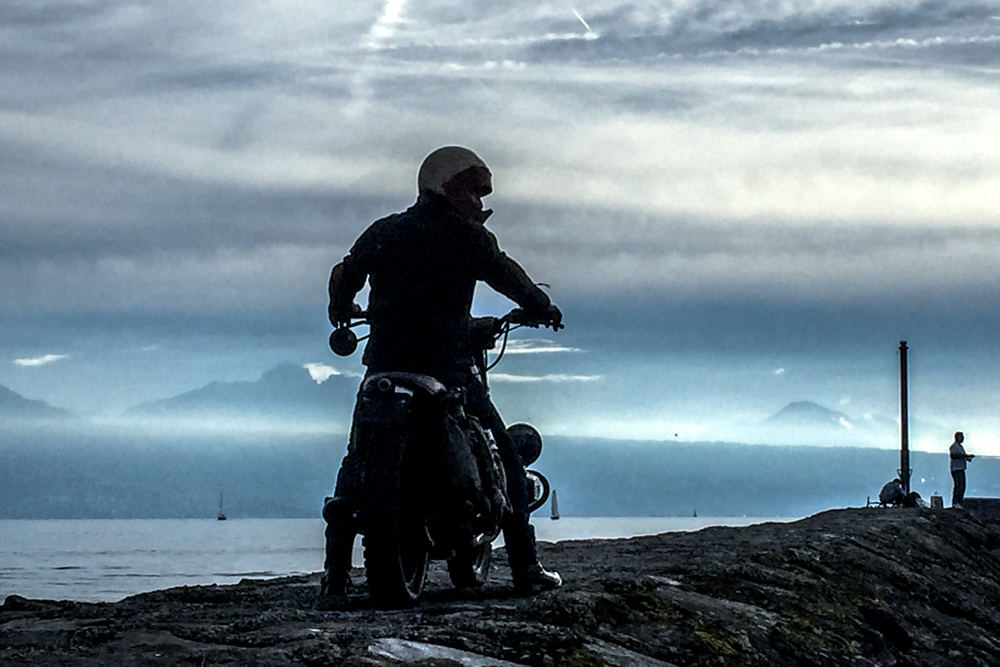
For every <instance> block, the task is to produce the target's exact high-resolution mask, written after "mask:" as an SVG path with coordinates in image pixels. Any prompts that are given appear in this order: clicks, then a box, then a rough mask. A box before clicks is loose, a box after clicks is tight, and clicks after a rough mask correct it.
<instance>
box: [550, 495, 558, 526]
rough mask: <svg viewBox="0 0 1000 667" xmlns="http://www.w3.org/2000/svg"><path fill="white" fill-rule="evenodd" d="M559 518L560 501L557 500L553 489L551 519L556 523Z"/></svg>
mask: <svg viewBox="0 0 1000 667" xmlns="http://www.w3.org/2000/svg"><path fill="white" fill-rule="evenodd" d="M558 518H559V501H558V500H556V490H555V489H552V514H551V519H552V520H553V521H555V520H556V519H558Z"/></svg>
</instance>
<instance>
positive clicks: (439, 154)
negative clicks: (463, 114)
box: [417, 146, 492, 195]
mask: <svg viewBox="0 0 1000 667" xmlns="http://www.w3.org/2000/svg"><path fill="white" fill-rule="evenodd" d="M469 169H475V170H476V171H477V172H480V176H481V178H483V179H485V180H486V182H487V183H488V181H489V179H490V176H491V175H492V174H491V173H490V168H489V167H488V166H486V163H485V162H483V160H482V158H480V157H479V156H478V155H476V154H475V153H473V152H472V151H471V150H469V149H468V148H464V147H462V146H444V147H442V148H438V149H437V150H435V151H432V152H431V153H430V155H428V156H427V157H425V158H424V161H423V164H421V165H420V172H419V173H418V174H417V190H418V192H421V193H422V192H426V191H428V190H429V191H431V192H435V193H437V194H439V195H443V194H445V192H444V185H445V183H447V182H448V181H450V180H451V179H452V178H454V177H455V176H458V175H459V174H461V173H462V172H464V171H468V170H469ZM487 188H488V190H489V189H492V188H491V187H490V186H487ZM488 190H487V192H486V194H488Z"/></svg>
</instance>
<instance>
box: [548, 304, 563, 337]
mask: <svg viewBox="0 0 1000 667" xmlns="http://www.w3.org/2000/svg"><path fill="white" fill-rule="evenodd" d="M545 315H546V318H547V319H548V323H547V325H546V326H550V327H552V330H553V331H559V330H560V329H562V328H564V327H563V323H562V311H561V310H559V307H558V306H557V305H556V304H554V303H553V304H550V305H549V308H548V310H547V311H546V313H545Z"/></svg>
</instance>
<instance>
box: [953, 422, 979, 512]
mask: <svg viewBox="0 0 1000 667" xmlns="http://www.w3.org/2000/svg"><path fill="white" fill-rule="evenodd" d="M963 442H965V434H964V433H962V432H961V431H955V442H953V443H951V447H949V448H948V454H949V458H950V459H951V479H952V481H953V482H954V487H953V489H952V492H951V506H952V507H961V506H962V501H964V500H965V468H966V466H967V465H968V463H969V461H971V460H972V459H974V458H976V455H975V454H966V453H965V447H964V446H963V445H962V443H963Z"/></svg>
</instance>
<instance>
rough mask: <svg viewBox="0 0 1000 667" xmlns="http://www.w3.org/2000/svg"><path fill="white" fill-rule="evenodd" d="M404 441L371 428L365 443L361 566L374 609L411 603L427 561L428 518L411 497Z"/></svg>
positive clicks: (420, 586)
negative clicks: (362, 563)
mask: <svg viewBox="0 0 1000 667" xmlns="http://www.w3.org/2000/svg"><path fill="white" fill-rule="evenodd" d="M408 444H409V439H408V438H406V437H405V436H398V435H397V436H396V437H392V436H391V435H389V434H386V433H380V434H379V433H376V434H373V436H372V440H371V441H370V442H369V447H368V452H369V454H368V457H367V458H368V463H369V464H368V466H367V470H366V472H367V481H366V486H367V487H368V488H369V489H370V493H368V494H367V496H368V502H367V506H366V514H367V517H366V521H365V523H366V524H367V528H366V534H365V537H364V548H365V571H366V574H367V576H368V595H369V597H370V598H371V601H372V604H373V605H374V606H375V607H377V608H379V609H403V608H407V607H412V606H413V605H414V604H416V602H417V601H418V600H419V599H420V594H421V593H422V592H423V589H424V582H425V581H426V578H427V566H428V564H429V562H430V553H429V552H430V540H429V538H428V535H427V522H426V519H425V517H424V516H423V515H422V513H421V512H420V510H419V509H418V508H419V507H420V506H421V503H419V502H414V497H415V489H416V486H417V480H416V479H412V477H413V475H412V474H407V473H408V471H412V467H411V466H408V465H407V458H408V457H407V447H408Z"/></svg>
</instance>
